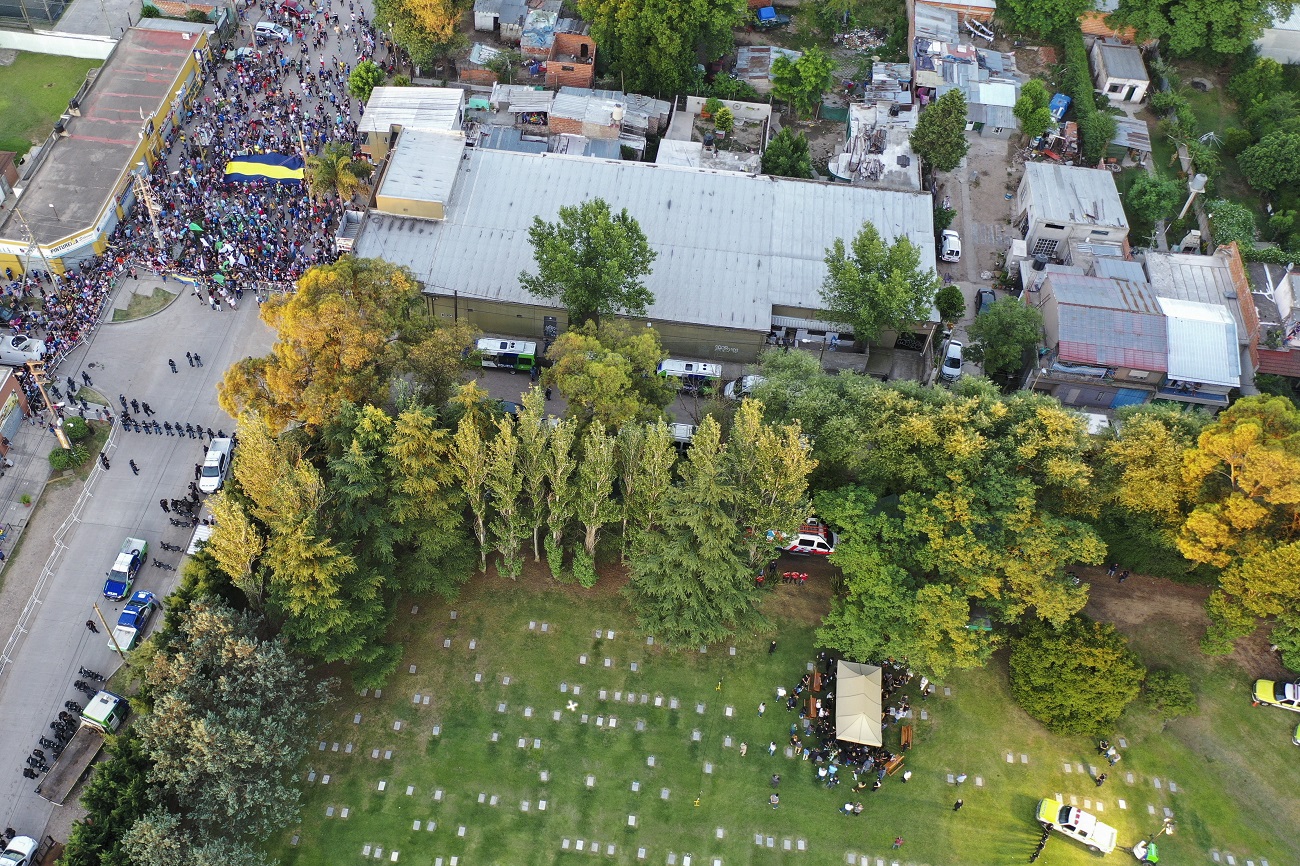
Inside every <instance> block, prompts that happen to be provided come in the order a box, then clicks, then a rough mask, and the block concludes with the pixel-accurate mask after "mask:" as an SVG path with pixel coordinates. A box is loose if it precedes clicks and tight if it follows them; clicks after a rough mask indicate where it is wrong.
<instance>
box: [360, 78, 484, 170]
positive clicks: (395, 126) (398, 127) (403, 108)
mask: <svg viewBox="0 0 1300 866" xmlns="http://www.w3.org/2000/svg"><path fill="white" fill-rule="evenodd" d="M464 120H465V91H464V90H462V89H460V88H458V87H376V88H375V89H374V90H372V91H371V92H370V98H369V99H367V100H366V113H365V114H364V115H363V116H362V117H361V120H359V121H358V122H357V132H359V133H361V134H363V135H365V137H366V142H365V145H364V146H363V148H362V149H363V150H364V151H365V152H367V153H369V154H370V156H371V157H373V158H374V159H375V161H380V160H382V159H384V158H385V157H387V156H388V152H389V150H391V149H392V147H393V145H394V144H395V143H396V142H397V137H398V135H399V134H400V133H401V132H402V131H403V130H410V131H413V132H444V133H455V134H459V133H460V131H461V127H462V125H463V123H464Z"/></svg>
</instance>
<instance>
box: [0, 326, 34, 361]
mask: <svg viewBox="0 0 1300 866" xmlns="http://www.w3.org/2000/svg"><path fill="white" fill-rule="evenodd" d="M44 356H45V341H44V340H38V339H36V338H35V337H29V336H27V335H26V334H15V333H13V332H12V331H10V332H7V333H5V334H3V335H0V364H8V365H9V366H11V367H21V366H22V365H23V364H26V363H27V362H28V361H39V360H41V358H43V357H44Z"/></svg>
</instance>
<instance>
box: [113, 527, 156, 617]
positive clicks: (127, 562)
mask: <svg viewBox="0 0 1300 866" xmlns="http://www.w3.org/2000/svg"><path fill="white" fill-rule="evenodd" d="M148 561H149V542H147V541H145V540H144V539H143V538H128V539H126V540H125V541H123V542H122V547H121V549H120V550H119V551H118V554H117V557H116V558H115V559H114V560H113V567H112V569H111V570H110V571H109V572H108V573H107V574H106V575H105V577H107V578H108V579H107V580H105V581H104V598H107V599H109V600H111V601H122V600H123V599H124V598H126V597H127V596H128V595H130V594H131V584H132V583H133V582H134V581H135V578H136V575H138V574H139V573H140V566H142V565H144V564H145V563H146V562H148Z"/></svg>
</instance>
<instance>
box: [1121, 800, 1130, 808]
mask: <svg viewBox="0 0 1300 866" xmlns="http://www.w3.org/2000/svg"><path fill="white" fill-rule="evenodd" d="M1119 807H1120V808H1121V809H1127V808H1128V803H1126V802H1124V801H1123V800H1120V801H1119Z"/></svg>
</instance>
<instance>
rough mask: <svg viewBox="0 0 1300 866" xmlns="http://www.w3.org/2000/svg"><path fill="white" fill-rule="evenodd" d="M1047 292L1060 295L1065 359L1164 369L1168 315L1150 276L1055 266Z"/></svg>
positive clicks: (1061, 343) (1061, 348)
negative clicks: (1131, 278)
mask: <svg viewBox="0 0 1300 866" xmlns="http://www.w3.org/2000/svg"><path fill="white" fill-rule="evenodd" d="M1044 291H1050V292H1051V293H1052V295H1053V296H1055V298H1056V300H1057V311H1058V321H1059V332H1058V333H1059V335H1058V346H1057V350H1058V353H1059V355H1060V357H1061V359H1062V360H1065V361H1070V362H1072V363H1079V364H1100V365H1105V366H1107V367H1132V368H1134V369H1138V370H1155V371H1164V369H1165V367H1166V360H1165V358H1166V340H1167V338H1166V329H1165V321H1164V316H1163V315H1162V314H1161V312H1160V305H1159V301H1158V300H1157V299H1156V297H1155V296H1154V295H1153V294H1152V293H1151V291H1150V289H1149V288H1148V287H1147V286H1146V284H1145V277H1143V278H1142V282H1130V281H1128V280H1123V279H1111V278H1107V277H1100V276H1088V275H1085V274H1078V273H1072V272H1066V271H1056V270H1053V271H1052V272H1051V273H1049V274H1048V277H1047V281H1046V284H1045V287H1044Z"/></svg>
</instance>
